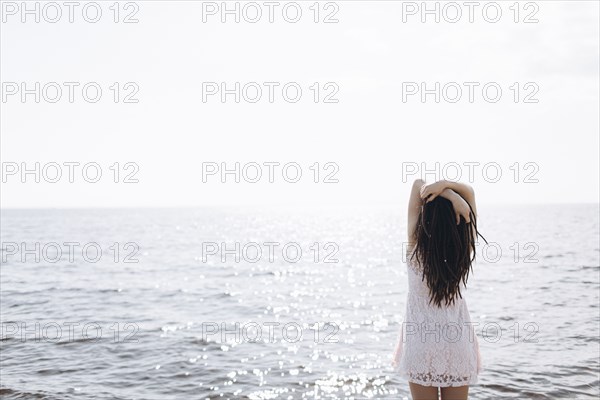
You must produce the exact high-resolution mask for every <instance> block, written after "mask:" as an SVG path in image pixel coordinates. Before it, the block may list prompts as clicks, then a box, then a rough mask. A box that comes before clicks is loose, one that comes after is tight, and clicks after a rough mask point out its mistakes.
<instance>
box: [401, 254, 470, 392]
mask: <svg viewBox="0 0 600 400" xmlns="http://www.w3.org/2000/svg"><path fill="white" fill-rule="evenodd" d="M416 264H417V263H416V262H413V261H411V260H410V255H408V262H407V266H408V295H407V300H406V312H405V318H404V322H403V323H402V328H401V330H400V336H399V339H398V345H397V347H396V350H395V352H394V356H393V365H394V367H396V369H397V370H398V371H399V373H400V375H401V376H402V377H404V378H406V379H407V380H408V381H409V382H413V383H417V384H419V385H423V386H437V387H449V386H464V385H472V384H474V383H476V382H477V375H478V374H479V373H480V372H481V370H482V365H481V357H480V355H479V343H478V341H477V336H476V335H475V329H474V326H473V325H472V324H471V318H470V316H469V310H468V308H467V303H466V301H465V299H464V295H465V291H466V288H465V287H464V285H462V286H461V293H462V295H463V298H462V299H461V298H457V299H455V303H454V304H453V305H451V306H442V308H438V307H437V306H435V305H433V304H431V305H430V304H428V303H429V289H428V288H427V282H426V281H425V280H422V279H421V278H422V271H421V270H420V268H419V267H418V265H416Z"/></svg>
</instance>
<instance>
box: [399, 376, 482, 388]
mask: <svg viewBox="0 0 600 400" xmlns="http://www.w3.org/2000/svg"><path fill="white" fill-rule="evenodd" d="M400 375H401V376H402V377H404V378H406V379H407V380H408V381H409V382H411V383H416V384H417V385H421V386H435V387H458V386H467V385H474V384H476V383H477V381H478V377H477V375H468V376H461V377H455V376H448V375H431V374H407V373H401V374H400Z"/></svg>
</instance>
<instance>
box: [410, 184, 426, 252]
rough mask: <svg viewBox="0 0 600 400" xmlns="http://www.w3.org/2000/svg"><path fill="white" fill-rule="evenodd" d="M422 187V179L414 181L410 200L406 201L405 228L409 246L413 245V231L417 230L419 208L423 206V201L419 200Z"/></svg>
mask: <svg viewBox="0 0 600 400" xmlns="http://www.w3.org/2000/svg"><path fill="white" fill-rule="evenodd" d="M423 185H425V181H424V180H423V179H417V180H415V181H414V182H413V185H412V189H411V192H410V198H409V199H408V218H407V223H406V228H407V237H408V243H409V245H413V244H414V242H415V229H416V228H417V221H418V220H419V214H420V213H421V206H422V205H423V200H422V199H421V187H422V186H423Z"/></svg>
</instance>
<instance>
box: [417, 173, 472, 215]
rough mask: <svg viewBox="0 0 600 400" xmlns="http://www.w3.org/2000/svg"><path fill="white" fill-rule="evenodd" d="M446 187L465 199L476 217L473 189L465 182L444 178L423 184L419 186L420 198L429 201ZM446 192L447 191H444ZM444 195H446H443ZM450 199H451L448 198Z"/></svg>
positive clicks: (440, 193)
mask: <svg viewBox="0 0 600 400" xmlns="http://www.w3.org/2000/svg"><path fill="white" fill-rule="evenodd" d="M446 189H450V190H452V191H454V192H455V193H457V194H458V195H459V196H460V197H462V198H463V199H465V201H466V202H467V203H469V205H470V206H471V208H472V209H473V214H474V215H475V216H476V217H477V206H476V204H475V191H474V190H473V188H472V187H471V186H469V185H467V184H465V183H460V182H451V181H446V180H441V181H437V182H435V183H432V184H429V185H425V186H423V187H422V188H421V198H422V199H423V201H426V202H429V201H431V200H433V199H435V198H436V197H437V196H440V195H442V193H444V191H445V190H446ZM446 193H448V192H446ZM444 197H446V196H444ZM449 200H451V199H449Z"/></svg>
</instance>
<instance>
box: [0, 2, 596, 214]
mask: <svg viewBox="0 0 600 400" xmlns="http://www.w3.org/2000/svg"><path fill="white" fill-rule="evenodd" d="M3 3H4V6H3V7H6V3H7V2H3ZM59 3H60V4H62V2H59ZM112 3H113V1H110V2H108V3H102V4H103V7H102V10H103V16H102V19H101V20H100V22H98V23H96V24H90V23H86V22H85V21H83V19H82V18H81V13H80V12H79V13H77V11H76V14H75V19H76V21H75V23H72V24H71V23H69V22H68V21H66V16H63V20H61V21H60V22H58V23H55V24H51V23H47V22H44V21H43V20H42V21H41V22H40V23H35V22H33V20H32V16H29V17H28V18H29V22H26V23H21V22H20V15H19V14H17V15H16V16H13V15H7V14H6V12H4V13H3V17H4V18H6V22H5V23H2V25H1V39H0V45H1V54H0V59H1V61H0V68H1V72H0V73H1V81H2V82H4V83H6V82H17V83H21V82H27V84H28V86H29V87H33V83H34V82H41V83H42V85H43V84H44V83H47V82H74V81H76V82H81V83H82V84H84V83H86V82H98V83H99V84H100V85H101V86H102V88H103V90H104V93H103V97H102V99H101V100H100V101H99V102H98V103H95V104H91V103H86V102H85V101H83V100H82V99H81V95H80V91H76V101H75V102H74V103H72V104H71V103H69V102H68V101H66V99H65V98H66V93H65V94H64V96H65V98H63V99H62V100H61V101H59V102H58V103H56V104H51V103H48V102H45V101H42V102H40V103H39V104H36V103H35V102H34V101H33V97H32V96H29V97H28V101H27V102H26V103H22V102H21V101H20V98H19V96H11V97H8V100H6V101H3V102H2V103H1V123H0V128H1V143H0V156H1V160H2V162H3V163H4V166H5V168H6V165H7V164H6V163H11V162H15V163H17V164H21V163H27V165H28V166H33V163H35V162H40V163H42V164H44V163H49V162H56V163H59V164H62V163H63V162H79V163H81V164H85V163H88V162H96V163H99V164H100V165H101V166H102V171H103V177H102V179H101V181H100V182H99V183H96V184H91V183H86V182H85V181H83V179H81V175H80V170H76V172H79V174H77V175H76V176H75V180H76V182H75V183H68V182H67V180H66V177H63V179H62V180H61V182H59V183H55V184H52V183H47V182H41V183H34V182H33V177H32V176H28V177H27V179H28V183H21V179H20V177H19V176H18V175H17V176H9V177H7V183H3V184H2V190H1V195H0V196H1V197H0V201H1V205H2V207H3V208H10V207H113V206H127V207H135V206H202V205H246V204H249V205H254V204H284V205H294V204H328V205H337V204H339V205H342V204H361V205H365V204H372V205H390V204H399V203H404V202H405V201H406V197H407V195H408V190H409V187H410V185H409V184H406V183H403V181H402V165H403V164H402V163H406V162H416V163H419V164H420V163H422V162H425V163H429V166H430V168H431V167H432V166H433V164H432V163H435V162H440V163H449V162H455V163H459V164H463V163H465V162H479V163H481V164H486V163H491V162H496V163H498V164H499V165H500V166H501V168H502V173H503V176H502V178H501V179H500V181H499V182H498V183H489V182H486V181H485V180H484V179H483V178H482V172H481V167H480V168H477V169H475V172H476V174H475V180H474V182H473V183H472V184H473V185H474V187H475V189H476V191H477V192H478V197H479V202H480V203H481V202H483V203H518V204H521V203H579V202H598V194H599V186H598V185H599V173H598V170H599V131H600V129H599V109H600V107H599V63H598V58H599V37H600V33H599V22H598V17H599V3H598V2H597V1H537V2H535V4H537V5H538V6H539V11H538V12H537V13H536V15H535V17H536V18H538V19H539V23H536V24H524V23H514V22H513V21H512V18H513V14H512V11H511V10H509V8H508V7H509V5H511V4H513V3H514V2H513V1H509V2H500V3H502V10H503V16H502V19H501V21H500V22H498V23H496V24H492V23H487V22H485V20H484V19H483V18H482V15H481V11H480V9H479V12H478V11H477V10H476V13H475V22H474V23H469V22H468V21H467V19H466V16H463V19H462V20H461V21H460V22H458V23H455V24H451V23H447V22H444V21H443V20H442V21H441V22H440V23H439V24H436V23H434V22H433V20H432V19H431V17H429V18H430V19H429V22H428V23H425V24H423V23H420V21H419V17H418V16H415V17H409V19H408V22H407V23H403V22H402V7H403V4H402V3H403V2H399V1H398V2H393V1H337V2H335V3H336V4H337V5H338V6H339V11H338V12H337V14H336V17H337V18H338V19H339V23H336V24H323V23H317V24H315V23H313V22H312V11H311V10H310V9H309V8H308V7H309V6H310V5H311V4H313V3H314V2H313V1H310V2H301V3H302V10H303V13H304V14H303V17H302V19H301V21H300V22H299V23H296V24H290V23H286V22H285V21H283V19H282V17H281V12H280V11H279V12H277V10H276V14H275V18H276V22H275V23H273V24H271V23H268V22H267V21H261V22H259V23H256V24H250V23H246V22H243V21H242V22H241V23H239V24H236V23H234V22H233V21H232V20H231V17H230V22H229V23H225V24H223V23H220V21H219V17H218V16H214V17H209V18H208V22H207V23H203V22H202V3H201V2H190V1H173V2H166V1H165V2H160V1H142V2H140V1H138V2H136V3H137V4H138V5H139V11H138V12H137V14H136V17H137V18H138V19H139V23H137V24H123V23H118V24H115V23H113V22H112V12H111V10H110V9H109V8H108V7H109V5H110V4H112ZM262 3H263V2H259V4H262ZM281 3H282V4H284V3H285V2H281ZM405 3H406V2H405ZM443 3H444V2H442V3H441V4H443ZM459 3H460V4H462V3H463V2H459ZM481 3H482V4H484V3H486V2H481ZM525 3H526V2H521V7H524V4H525ZM14 4H16V5H17V6H20V4H21V2H20V1H19V2H16V3H14ZM29 4H32V2H30V3H29ZM41 4H43V3H41ZM81 4H85V2H83V3H81ZM218 4H220V2H218ZM323 4H324V2H322V6H323ZM417 4H420V2H418V3H417ZM79 10H80V9H79ZM279 10H280V9H279ZM329 10H331V8H330V9H328V11H329ZM66 11H67V9H66V8H63V12H66ZM263 11H264V12H266V11H267V8H266V7H263ZM463 11H464V12H467V8H463ZM530 11H531V9H529V10H521V13H522V14H521V15H520V17H521V18H522V17H524V15H526V14H529V12H530ZM321 12H322V13H323V14H326V12H325V11H324V10H321ZM122 13H124V14H125V13H126V12H125V11H123V10H122ZM323 14H322V15H321V17H322V16H323ZM264 19H266V16H263V20H264ZM114 82H121V84H123V83H125V82H136V83H137V85H139V89H140V90H139V93H138V94H137V95H136V96H135V97H136V98H137V99H139V103H137V104H123V103H118V104H115V103H113V102H112V100H111V95H112V92H110V90H109V86H111V84H112V83H114ZM202 82H218V83H220V82H227V83H228V84H229V85H230V86H233V83H234V82H241V83H242V84H244V83H247V82H261V83H262V82H281V83H282V84H285V83H287V82H298V83H299V84H300V85H301V86H302V88H303V90H304V92H303V97H302V99H301V100H300V101H299V102H298V103H294V104H291V103H286V102H285V101H283V100H282V99H281V95H280V92H277V91H276V101H275V103H273V104H271V103H269V102H268V101H266V100H262V101H260V102H259V103H257V104H250V103H247V102H241V103H239V104H236V103H234V102H233V101H231V100H230V101H229V102H227V103H225V104H223V103H221V102H220V101H219V100H218V97H215V98H214V99H213V98H211V100H210V101H209V102H208V103H203V102H202ZM314 82H320V83H321V84H325V83H327V82H335V83H336V84H337V85H338V86H339V93H338V94H337V95H336V98H337V99H339V103H337V104H324V103H318V104H315V103H314V102H312V100H311V96H312V92H311V91H310V90H309V86H311V85H312V84H313V83H314ZM402 82H419V83H420V82H427V83H428V84H429V85H430V86H431V87H432V86H433V84H434V82H441V83H442V85H443V84H445V83H448V82H459V83H462V82H481V83H482V85H483V84H485V83H487V82H497V83H498V84H499V85H500V86H501V87H502V89H503V96H502V98H501V100H500V101H499V102H497V103H487V102H485V101H484V100H482V97H481V91H480V89H479V91H476V92H475V95H476V100H475V102H474V103H472V104H471V103H469V102H468V101H467V100H466V92H465V93H464V94H463V95H464V98H463V100H461V101H460V102H458V103H457V104H451V103H448V102H444V101H442V102H440V103H439V104H436V103H435V102H433V101H432V96H429V100H428V102H426V103H421V102H420V101H419V99H418V97H416V96H415V97H414V98H411V100H410V101H409V102H407V103H403V102H402V91H401V89H402ZM514 82H519V83H520V84H521V90H522V94H526V93H527V92H529V91H527V90H524V89H523V88H522V86H523V85H524V84H525V83H527V82H534V83H536V84H537V85H538V86H539V92H538V93H537V94H536V95H535V98H537V99H538V100H539V103H537V104H525V103H523V102H519V103H517V104H515V103H514V102H513V101H512V92H511V91H510V89H509V87H510V86H511V85H513V83H514ZM65 90H66V89H65ZM265 90H266V89H265ZM465 90H466V89H465ZM4 94H5V93H4ZM265 96H266V93H265ZM229 99H231V96H230V97H229ZM115 162H120V163H121V165H122V164H124V163H126V162H134V163H136V164H137V165H139V172H138V173H137V174H136V177H137V178H138V179H139V181H140V182H139V183H136V184H125V183H118V184H116V183H113V182H112V181H111V179H112V171H111V170H109V166H110V165H112V164H114V163H115ZM203 162H217V163H221V162H226V163H228V165H230V166H232V165H233V163H235V162H240V163H242V164H243V163H248V162H256V163H259V164H262V163H264V162H279V163H281V164H285V163H289V162H297V163H299V164H300V165H301V166H302V172H303V178H302V180H301V181H300V182H299V183H295V184H292V183H287V182H285V181H284V180H283V179H281V174H280V171H281V170H280V169H277V170H276V173H278V174H277V175H276V183H268V182H267V181H266V178H263V180H262V181H261V182H259V183H256V184H252V183H245V182H243V183H239V184H236V183H233V182H231V179H232V178H231V177H229V182H230V183H226V184H223V183H221V182H220V180H219V179H218V178H214V177H213V178H212V179H209V182H208V183H203V182H202V163H203ZM315 162H319V163H321V166H322V165H323V164H325V163H327V162H334V163H336V164H337V165H338V166H339V172H338V173H337V174H336V177H337V178H338V179H339V183H335V184H325V183H318V184H316V183H313V182H312V181H311V180H312V171H311V170H310V169H309V166H310V165H312V164H314V163H315ZM515 162H518V163H520V167H521V176H520V182H519V183H515V182H514V181H513V180H514V171H513V170H511V169H510V167H511V165H513V164H514V163H515ZM528 162H530V163H535V164H536V165H537V166H539V171H537V172H536V174H535V176H534V178H537V179H538V180H539V183H523V180H524V178H525V176H526V175H527V174H528V173H529V172H532V171H534V170H533V169H531V168H530V169H524V164H525V163H528ZM328 171H330V170H328ZM66 172H67V169H66V167H65V168H64V169H63V173H65V174H66ZM263 172H264V173H266V172H267V170H266V168H265V169H264V170H263ZM326 172H327V171H322V174H326ZM463 172H464V173H465V174H466V173H467V172H468V170H467V168H466V167H464V169H463ZM121 177H122V176H121ZM322 177H323V175H321V178H322ZM428 178H429V179H428V180H431V179H432V177H431V176H429V177H428ZM465 179H466V176H465V177H464V178H463V180H465Z"/></svg>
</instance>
